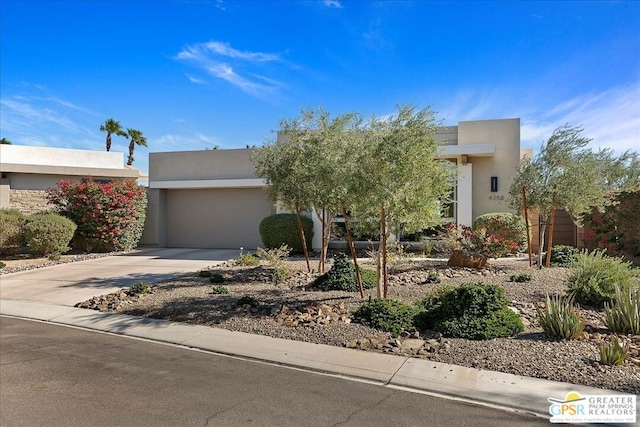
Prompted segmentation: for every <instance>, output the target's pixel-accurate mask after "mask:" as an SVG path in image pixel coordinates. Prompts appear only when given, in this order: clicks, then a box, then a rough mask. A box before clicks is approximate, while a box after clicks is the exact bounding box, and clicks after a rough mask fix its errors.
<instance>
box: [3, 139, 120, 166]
mask: <svg viewBox="0 0 640 427" xmlns="http://www.w3.org/2000/svg"><path fill="white" fill-rule="evenodd" d="M0 159H1V160H2V163H6V164H14V165H35V166H51V165H53V166H58V167H79V168H100V169H123V165H124V153H120V152H115V151H110V152H107V151H96V150H76V149H70V148H52V147H33V146H27V145H9V144H0Z"/></svg>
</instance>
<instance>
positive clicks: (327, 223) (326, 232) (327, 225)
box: [315, 208, 333, 273]
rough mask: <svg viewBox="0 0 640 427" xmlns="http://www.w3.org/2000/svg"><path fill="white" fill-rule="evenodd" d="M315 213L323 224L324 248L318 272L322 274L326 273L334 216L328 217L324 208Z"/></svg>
mask: <svg viewBox="0 0 640 427" xmlns="http://www.w3.org/2000/svg"><path fill="white" fill-rule="evenodd" d="M315 211H316V215H317V216H318V218H320V223H321V224H322V248H321V250H320V261H319V262H318V270H319V272H320V273H324V270H325V267H326V261H327V252H328V249H329V237H330V236H331V222H332V221H333V215H331V214H329V216H327V214H326V210H325V209H324V208H323V209H322V211H320V212H319V211H318V210H317V209H316V210H315Z"/></svg>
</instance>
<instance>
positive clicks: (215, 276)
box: [209, 273, 224, 283]
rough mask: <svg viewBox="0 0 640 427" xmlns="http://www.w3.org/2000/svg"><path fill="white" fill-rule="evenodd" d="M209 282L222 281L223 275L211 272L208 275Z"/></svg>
mask: <svg viewBox="0 0 640 427" xmlns="http://www.w3.org/2000/svg"><path fill="white" fill-rule="evenodd" d="M209 282H211V283H224V276H223V275H222V274H220V273H213V274H212V275H211V276H209Z"/></svg>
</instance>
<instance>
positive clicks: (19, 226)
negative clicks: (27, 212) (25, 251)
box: [0, 209, 26, 254]
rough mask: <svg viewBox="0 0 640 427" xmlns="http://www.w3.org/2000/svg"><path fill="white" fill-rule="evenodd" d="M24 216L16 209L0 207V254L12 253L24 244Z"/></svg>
mask: <svg viewBox="0 0 640 427" xmlns="http://www.w3.org/2000/svg"><path fill="white" fill-rule="evenodd" d="M25 222H26V217H25V216H24V214H22V212H20V211H18V210H16V209H0V254H11V253H14V252H16V251H18V250H20V248H22V247H23V246H24V245H25V242H24V229H23V228H24V224H25Z"/></svg>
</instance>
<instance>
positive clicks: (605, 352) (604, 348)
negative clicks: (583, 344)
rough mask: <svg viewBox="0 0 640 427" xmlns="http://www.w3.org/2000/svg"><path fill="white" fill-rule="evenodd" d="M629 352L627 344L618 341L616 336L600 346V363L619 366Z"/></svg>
mask: <svg viewBox="0 0 640 427" xmlns="http://www.w3.org/2000/svg"><path fill="white" fill-rule="evenodd" d="M628 353H629V344H627V343H622V344H621V343H620V340H619V339H618V338H615V339H614V340H613V341H610V342H608V343H605V344H602V345H601V346H600V363H602V364H603V365H616V366H620V365H622V364H623V363H624V361H625V359H626V358H627V354H628Z"/></svg>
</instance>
